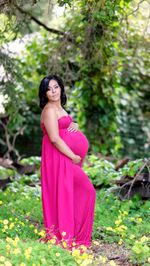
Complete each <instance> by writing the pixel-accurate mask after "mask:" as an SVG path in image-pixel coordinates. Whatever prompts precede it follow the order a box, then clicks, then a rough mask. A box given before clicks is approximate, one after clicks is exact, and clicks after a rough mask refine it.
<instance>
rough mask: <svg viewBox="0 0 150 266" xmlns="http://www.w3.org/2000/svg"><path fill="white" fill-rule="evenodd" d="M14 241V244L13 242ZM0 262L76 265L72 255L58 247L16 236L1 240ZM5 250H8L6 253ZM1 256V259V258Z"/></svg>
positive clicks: (18, 265) (17, 264) (17, 265)
mask: <svg viewBox="0 0 150 266" xmlns="http://www.w3.org/2000/svg"><path fill="white" fill-rule="evenodd" d="M15 243H16V244H15ZM0 245H1V257H0V258H1V260H0V261H1V262H4V263H6V261H7V263H8V262H11V263H12V264H4V265H16V266H20V265H22V266H23V265H29V266H33V265H39V266H40V265H43V266H44V265H49V266H54V265H57V266H60V265H62V266H65V265H68V266H75V265H78V264H77V263H76V262H75V260H74V258H73V256H71V255H70V254H69V253H68V252H66V251H64V250H63V249H61V248H60V247H56V246H54V245H53V246H52V245H50V244H49V245H45V244H40V243H36V242H35V241H33V240H30V241H28V242H23V241H21V240H18V239H17V238H16V241H15V239H14V240H12V241H10V240H9V239H8V240H7V241H4V240H1V241H0ZM6 250H9V252H7V253H6ZM2 258H3V260H2Z"/></svg>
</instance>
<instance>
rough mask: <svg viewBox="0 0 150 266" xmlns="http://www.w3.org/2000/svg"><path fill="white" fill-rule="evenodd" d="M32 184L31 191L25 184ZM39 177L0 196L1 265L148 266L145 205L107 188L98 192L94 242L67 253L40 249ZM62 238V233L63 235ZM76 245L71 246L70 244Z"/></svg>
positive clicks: (49, 246) (19, 179) (23, 179)
mask: <svg viewBox="0 0 150 266" xmlns="http://www.w3.org/2000/svg"><path fill="white" fill-rule="evenodd" d="M29 181H30V182H31V181H32V182H33V181H34V182H35V186H30V185H29V183H30V182H29ZM36 181H39V171H38V172H37V173H36V174H34V175H30V176H25V175H24V176H19V175H18V176H16V180H15V181H14V182H12V183H10V184H9V185H8V187H7V188H6V189H5V190H3V191H0V265H1V266H2V265H4V266H11V265H12V266H14V265H19V266H25V265H29V266H30V265H31V266H35V265H36V266H37V265H50V266H51V265H62V266H63V265H67V266H68V265H70V266H73V265H81V266H86V265H102V266H115V265H121V266H122V265H124V266H129V265H142V266H143V265H144V266H148V265H150V256H149V254H150V247H149V239H150V238H149V232H150V225H149V213H150V203H149V201H143V200H142V199H141V198H140V197H139V196H135V197H134V198H132V200H125V201H121V200H119V199H118V198H117V196H115V195H114V194H113V193H111V192H110V191H109V189H108V188H103V189H97V200H96V209H95V219H94V225H93V239H92V245H91V248H90V249H86V247H85V246H84V245H82V246H81V247H80V248H76V247H74V248H73V250H72V251H70V250H67V242H66V241H65V240H62V243H61V245H55V241H56V240H55V238H53V239H51V240H50V241H49V242H48V243H46V244H44V243H42V242H39V239H40V238H41V237H43V236H44V230H43V229H44V228H43V220H42V206H41V190H40V186H39V184H38V182H37V183H36ZM64 235H65V232H64ZM74 245H75V244H74Z"/></svg>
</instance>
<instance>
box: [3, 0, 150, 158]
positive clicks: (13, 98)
mask: <svg viewBox="0 0 150 266" xmlns="http://www.w3.org/2000/svg"><path fill="white" fill-rule="evenodd" d="M56 4H57V5H58V6H59V7H60V6H61V7H63V8H64V11H63V12H64V13H63V17H59V18H57V23H56V20H54V17H53V10H54V8H55V5H56ZM0 7H1V18H2V20H3V24H2V25H3V26H2V27H1V45H3V44H6V43H8V41H11V40H14V39H16V38H18V37H21V36H24V35H26V34H31V33H32V34H33V35H32V36H33V38H32V40H29V41H28V42H27V45H26V46H25V47H24V52H22V53H21V55H18V56H17V57H16V56H15V57H12V56H11V55H10V53H7V54H6V52H4V51H3V49H1V61H2V64H3V67H4V71H5V75H4V76H5V78H4V76H3V78H2V80H1V83H0V86H1V88H2V90H3V94H4V95H8V99H9V100H7V101H6V103H5V104H4V105H5V110H6V113H7V115H8V116H9V117H11V118H10V119H9V120H10V121H11V122H10V124H9V125H8V127H9V130H10V135H12V136H13V135H14V134H15V130H17V131H18V130H19V129H20V128H24V131H23V135H22V136H20V137H19V138H18V140H17V149H18V150H20V151H21V152H22V151H23V152H24V153H25V154H30V150H31V146H30V143H31V141H32V143H33V141H34V145H33V146H32V153H33V154H40V138H41V132H40V131H39V117H40V109H39V107H38V86H39V81H40V79H41V78H42V77H43V76H44V75H46V74H48V73H56V74H59V75H60V76H62V78H63V79H64V81H65V84H66V91H67V95H68V104H67V106H66V109H67V110H68V112H71V113H72V115H73V116H74V119H75V120H76V121H77V122H78V123H79V125H80V128H81V129H82V130H83V131H84V132H85V134H86V135H87V136H88V138H89V140H90V151H89V152H92V151H94V152H100V153H102V154H103V155H113V156H116V157H120V156H123V155H129V156H130V157H134V158H136V157H139V156H148V155H149V141H150V140H149V128H150V125H149V105H148V101H149V91H148V78H149V74H148V61H149V58H148V56H147V50H148V35H147V31H148V26H147V25H148V22H149V19H148V14H147V12H146V10H148V2H147V1H140V2H139V3H136V2H134V1H132V2H130V1H122V0H117V1H108V0H107V1H102V0H101V1H92V0H91V1H83V0H80V1H57V2H55V3H54V2H53V1H44V0H42V1H28V2H25V1H13V3H11V4H10V3H9V1H3V5H1V6H0ZM135 16H137V18H136V17H135ZM142 16H143V17H142ZM139 21H141V22H142V23H143V25H139V28H138V30H137V28H136V27H137V24H138V23H139ZM2 33H5V34H2ZM34 36H35V37H34ZM6 77H7V78H6ZM12 110H13V111H12ZM17 114H18V115H17ZM12 121H13V124H12ZM3 140H4V139H3ZM23 143H25V144H26V145H25V146H26V148H25V146H24V144H23ZM22 145H23V146H24V147H22ZM2 151H3V153H4V152H5V151H6V147H3V150H2ZM23 152H22V153H23Z"/></svg>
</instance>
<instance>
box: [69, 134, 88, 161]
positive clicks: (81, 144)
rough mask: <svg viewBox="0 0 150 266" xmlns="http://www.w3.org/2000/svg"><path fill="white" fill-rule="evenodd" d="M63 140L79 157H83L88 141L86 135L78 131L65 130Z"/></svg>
mask: <svg viewBox="0 0 150 266" xmlns="http://www.w3.org/2000/svg"><path fill="white" fill-rule="evenodd" d="M64 137H65V138H64V141H65V142H66V143H67V145H68V146H69V147H70V149H71V150H72V151H73V152H74V153H75V154H77V155H79V156H80V157H81V158H84V157H85V156H86V154H87V152H88V148H89V142H88V139H87V137H86V136H85V135H84V134H83V133H82V132H81V131H80V130H77V131H76V132H74V131H73V132H69V131H68V130H66V131H65V134H64Z"/></svg>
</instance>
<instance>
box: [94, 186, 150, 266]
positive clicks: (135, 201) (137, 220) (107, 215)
mask: <svg viewBox="0 0 150 266" xmlns="http://www.w3.org/2000/svg"><path fill="white" fill-rule="evenodd" d="M149 210H150V203H149V202H148V201H142V200H141V198H140V197H139V196H134V198H132V200H126V201H123V202H122V201H120V200H119V199H118V198H117V197H116V196H114V194H112V193H111V194H110V193H108V191H107V190H104V189H103V190H100V191H97V205H96V213H95V222H94V238H98V239H101V240H102V241H104V242H109V243H113V242H117V243H118V244H119V245H122V246H125V247H126V248H127V249H128V250H130V259H131V261H132V262H134V263H138V265H145V266H147V265H148V258H149V241H150V239H149V230H150V226H149V215H150V211H149ZM140 248H141V249H140Z"/></svg>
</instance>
